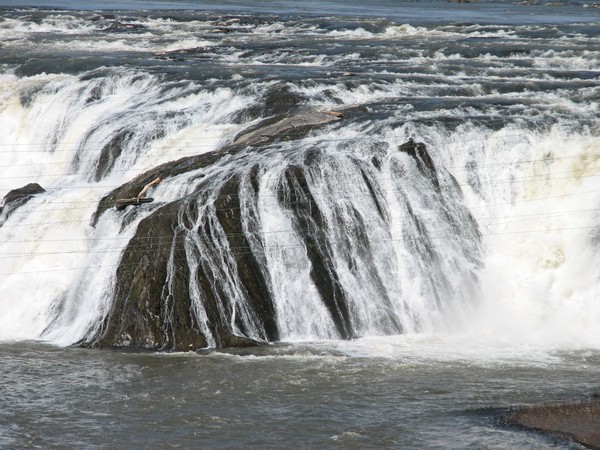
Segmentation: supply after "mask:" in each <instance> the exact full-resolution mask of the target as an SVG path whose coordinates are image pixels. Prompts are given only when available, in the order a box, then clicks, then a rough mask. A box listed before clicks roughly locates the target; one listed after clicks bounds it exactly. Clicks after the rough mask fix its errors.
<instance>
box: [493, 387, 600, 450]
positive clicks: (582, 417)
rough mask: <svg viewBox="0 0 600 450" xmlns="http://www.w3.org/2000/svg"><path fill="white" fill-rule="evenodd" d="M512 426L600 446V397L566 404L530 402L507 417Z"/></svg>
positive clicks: (595, 396)
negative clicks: (536, 403)
mask: <svg viewBox="0 0 600 450" xmlns="http://www.w3.org/2000/svg"><path fill="white" fill-rule="evenodd" d="M504 421H505V423H506V424H508V425H510V426H517V427H521V428H524V429H526V430H530V431H537V432H541V433H546V434H551V435H552V434H553V435H557V436H561V437H563V438H566V439H568V440H571V441H574V442H578V443H579V444H582V445H584V446H585V447H588V448H594V449H600V425H599V424H600V396H599V395H594V396H592V397H591V398H587V399H583V400H577V401H573V402H566V403H550V404H545V405H530V406H524V407H521V408H519V409H518V410H517V411H515V412H513V413H512V414H511V415H510V416H508V417H506V418H505V419H504Z"/></svg>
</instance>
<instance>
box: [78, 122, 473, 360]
mask: <svg viewBox="0 0 600 450" xmlns="http://www.w3.org/2000/svg"><path fill="white" fill-rule="evenodd" d="M292 119H293V120H292V121H290V120H284V119H281V120H279V121H276V122H273V121H271V122H270V123H269V124H268V126H267V127H266V128H265V129H264V130H263V131H262V132H261V130H260V128H259V129H257V130H253V131H252V132H251V133H249V134H248V135H245V136H240V137H238V138H237V140H236V141H235V142H234V143H233V144H232V145H231V146H228V147H224V148H222V149H221V150H219V151H215V152H212V153H207V154H203V155H198V156H195V157H189V158H184V159H181V160H178V161H173V162H171V163H168V164H164V165H162V166H161V167H157V168H156V169H155V170H153V171H151V172H148V173H146V174H144V175H142V176H140V177H138V178H137V179H135V180H132V181H131V182H130V183H128V184H126V185H123V186H121V187H120V188H118V189H116V190H115V191H113V192H111V193H110V194H108V195H107V196H106V197H105V198H104V199H103V200H102V201H101V202H100V205H99V207H98V210H97V212H96V214H95V217H94V223H95V221H97V220H98V218H99V217H100V216H101V215H102V214H103V213H104V212H105V211H106V210H107V209H108V208H110V207H111V205H113V204H114V200H115V199H116V198H122V197H130V196H134V195H135V193H137V192H138V191H139V189H140V186H143V185H144V184H145V183H147V182H148V181H150V180H152V179H153V178H154V177H155V176H157V175H160V176H161V177H162V178H163V180H165V179H168V178H169V177H173V176H175V175H178V174H181V173H184V172H187V171H191V170H197V169H199V168H208V167H212V166H214V165H217V164H221V165H222V167H223V170H222V171H220V172H218V173H219V177H218V178H217V177H211V176H206V177H202V176H199V177H198V178H197V180H196V182H195V190H194V191H193V192H192V193H191V194H189V195H186V196H185V197H182V198H180V199H177V200H176V201H172V202H170V203H167V204H165V205H164V206H162V207H160V208H159V209H156V210H154V211H153V212H152V213H151V214H150V215H148V216H147V217H145V218H144V219H143V220H142V221H141V222H140V223H139V226H138V228H137V232H136V234H135V236H134V238H133V239H132V240H131V241H130V242H129V244H128V246H127V248H126V250H125V252H124V254H123V257H122V259H121V262H120V265H119V267H118V270H117V274H116V275H117V277H116V278H117V281H116V283H117V284H116V289H115V293H114V299H113V302H112V308H111V310H110V312H109V313H108V314H107V316H106V317H105V319H104V322H103V323H102V326H101V327H98V328H97V331H96V332H95V334H94V335H92V336H88V338H86V339H85V341H84V342H81V345H84V346H90V347H135V348H148V349H167V350H194V349H199V348H203V347H207V346H208V347H238V346H248V345H256V344H260V343H266V342H271V341H275V340H278V339H279V338H280V330H279V329H278V317H277V314H278V311H277V307H276V305H275V301H274V296H275V292H274V291H275V288H274V285H273V280H272V279H271V277H272V275H271V272H270V269H269V262H268V260H267V257H266V253H267V250H269V249H268V248H267V244H266V243H265V240H264V236H263V235H261V225H260V218H259V209H260V208H259V205H258V200H257V198H258V194H259V190H260V185H261V184H260V183H261V180H262V178H261V177H262V176H264V173H265V167H263V163H261V161H263V162H264V161H265V160H261V159H260V158H258V159H253V155H252V153H249V152H248V151H247V149H248V146H249V145H255V144H256V145H259V144H260V143H262V142H264V141H265V140H266V139H268V140H272V139H275V138H277V139H285V138H286V133H287V132H288V131H289V130H290V127H291V125H290V124H291V123H292V122H296V123H299V122H300V123H302V125H301V126H299V127H296V126H294V134H295V135H296V134H297V133H298V132H299V131H300V130H301V129H305V130H308V129H309V128H310V126H312V125H316V124H321V123H324V122H328V121H331V120H337V119H339V117H336V116H331V115H327V117H324V116H322V115H319V116H318V117H317V118H316V119H315V118H313V119H312V120H311V119H310V118H308V119H306V118H304V119H302V120H299V118H298V117H293V118H292ZM302 127H304V128H302ZM242 150H244V151H242ZM396 151H397V152H398V155H400V156H402V155H405V156H403V158H405V159H406V158H408V159H407V161H408V163H409V164H410V161H413V163H412V164H413V165H414V166H415V167H416V168H417V169H416V170H417V173H418V176H420V177H424V178H426V179H427V180H429V181H428V182H429V185H431V186H433V188H434V189H435V190H438V191H440V190H441V189H442V188H441V186H440V180H439V179H438V173H437V171H436V168H435V165H434V163H433V160H432V159H431V156H430V155H429V153H428V152H427V149H426V148H425V146H424V145H423V144H419V143H415V142H413V141H409V142H407V143H404V144H403V145H401V146H399V147H398V149H397V150H396ZM232 158H233V159H232ZM235 158H238V159H235ZM224 160H227V161H226V162H225V163H224V162H223V161H224ZM325 160H326V159H323V158H321V157H320V155H319V151H318V150H315V152H312V153H311V152H308V153H306V155H305V157H304V159H303V160H295V161H294V160H290V162H289V163H287V165H286V166H285V168H283V169H282V170H281V172H280V174H279V176H278V177H277V181H276V183H277V188H276V190H275V192H277V194H276V196H275V197H276V198H275V199H273V200H274V201H276V203H277V205H278V208H281V209H282V210H284V211H285V212H286V215H287V216H288V217H291V218H292V219H291V220H292V225H291V226H292V227H293V229H294V230H295V232H296V234H297V236H298V239H300V240H301V241H302V248H304V249H305V252H306V254H305V257H306V259H307V261H308V262H309V263H310V270H309V277H310V280H311V281H312V283H313V284H314V286H315V287H316V290H317V293H318V296H319V297H320V299H321V301H322V303H323V305H324V307H325V309H326V311H327V313H328V314H329V316H331V321H332V324H333V325H332V327H333V331H332V333H333V335H334V336H336V337H339V338H344V339H348V338H353V337H355V336H357V335H358V332H357V330H358V328H359V327H360V324H358V323H357V321H356V320H355V319H353V318H352V314H353V313H352V311H351V309H352V304H351V301H350V298H349V294H350V293H349V292H348V290H347V289H345V288H344V287H343V283H342V281H341V279H340V274H339V273H338V266H337V264H339V263H337V262H336V256H335V253H336V252H335V249H334V248H333V246H334V243H332V240H331V237H328V233H330V231H331V230H330V227H331V226H332V224H331V223H330V220H331V219H327V218H326V214H325V212H323V211H322V210H321V209H320V207H319V202H318V201H316V199H315V198H314V195H313V192H312V190H311V188H310V186H309V184H308V180H309V178H310V177H311V173H314V171H318V170H320V169H319V168H320V165H321V164H323V161H325ZM357 164H367V165H368V166H369V167H370V169H369V170H373V171H377V170H379V166H380V164H381V161H379V160H378V159H377V158H376V157H375V156H374V157H373V159H372V161H371V162H370V163H369V162H366V163H365V162H362V161H361V162H357ZM220 167H221V166H220ZM365 170H366V169H365ZM363 178H364V182H365V183H366V184H367V188H368V192H370V195H371V197H372V201H373V202H375V203H376V205H377V210H378V211H379V216H380V219H381V220H384V219H385V217H384V216H385V215H386V213H385V212H384V211H383V205H382V204H381V198H380V195H378V194H377V193H376V188H375V187H373V186H371V185H369V181H368V177H367V175H366V173H364V174H363ZM440 198H441V196H440ZM378 202H379V203H378ZM351 214H352V215H353V217H352V220H353V222H354V223H356V227H355V228H356V230H354V231H353V233H354V234H355V236H354V238H353V239H354V240H353V242H352V245H354V246H358V247H359V251H360V252H362V255H363V256H362V258H364V259H365V260H367V261H368V260H369V257H370V256H369V255H370V253H369V252H371V251H372V249H371V248H370V244H369V242H368V239H367V237H366V235H367V233H368V231H367V227H366V225H365V223H364V219H363V218H362V217H361V216H360V214H359V213H358V212H356V211H355V212H351ZM467 219H468V220H470V221H471V223H470V224H468V225H469V226H471V227H472V229H473V230H475V232H477V231H476V225H475V223H474V221H473V220H472V218H470V217H467ZM414 220H418V218H416V217H415V218H414ZM430 256H431V255H426V257H428V258H429V257H430ZM431 257H433V256H431ZM348 264H349V270H354V271H356V270H357V269H356V268H355V267H356V264H358V263H356V262H354V263H353V262H352V261H349V262H348ZM353 265H354V268H353V267H352V266H353ZM367 275H368V276H369V277H370V279H373V280H375V281H373V282H374V283H375V285H376V286H380V285H382V283H383V282H382V281H381V280H378V279H377V274H376V273H375V272H373V273H372V274H371V273H369V274H367ZM292 276H293V274H292ZM292 281H293V280H290V282H292ZM443 281H444V280H442V281H441V282H440V283H443ZM379 293H380V294H381V297H382V298H384V300H383V301H384V303H385V302H386V301H387V302H388V304H387V306H385V307H386V308H391V306H390V305H391V304H390V303H389V302H390V300H389V299H387V300H386V295H387V294H385V290H384V289H383V288H381V290H380V292H379ZM386 321H387V322H386V323H387V325H386V331H388V332H394V333H400V332H402V331H403V325H402V324H401V323H400V321H399V320H397V319H396V318H394V317H390V318H389V319H386Z"/></svg>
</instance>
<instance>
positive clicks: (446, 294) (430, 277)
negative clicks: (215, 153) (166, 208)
mask: <svg viewBox="0 0 600 450" xmlns="http://www.w3.org/2000/svg"><path fill="white" fill-rule="evenodd" d="M1 3H2V4H1V5H0V131H1V132H0V196H4V195H6V193H7V192H9V191H10V190H11V189H15V188H18V187H21V186H23V185H25V184H27V183H29V182H38V183H39V184H40V185H42V186H43V187H44V188H45V189H46V191H45V192H44V193H43V194H40V195H38V196H36V197H35V199H33V200H30V201H29V202H28V203H27V204H26V205H23V206H21V207H19V208H18V209H17V210H15V211H13V212H11V214H10V215H8V213H7V212H6V211H4V213H3V214H4V215H0V374H1V375H0V448H7V449H16V448H140V449H141V448H215V449H216V448H219V449H221V448H261V449H262V448H472V449H481V448H488V449H495V448H578V446H577V445H576V444H571V443H569V442H566V441H564V440H561V439H558V438H555V437H548V436H543V435H540V434H536V433H531V432H525V431H523V430H519V429H515V428H510V427H507V426H505V425H503V422H502V420H501V417H502V416H503V415H504V414H506V413H507V412H508V411H510V410H511V408H514V407H516V406H519V405H523V404H530V403H538V402H544V401H560V400H572V399H579V398H582V397H583V396H588V395H591V394H594V393H598V392H599V391H600V386H599V383H598V380H599V379H600V327H599V326H598V324H599V323H600V301H599V299H600V268H599V266H598V264H597V261H598V258H599V256H600V225H599V224H600V220H599V218H600V214H599V212H600V125H599V121H598V116H599V113H600V109H599V101H600V8H599V7H598V6H599V5H598V4H597V3H594V2H584V1H573V2H564V3H563V2H551V3H547V4H545V3H544V2H519V3H509V2H481V3H460V4H459V3H451V2H427V3H421V2H410V3H404V2H398V1H392V0H388V1H384V0H382V1H379V2H375V3H373V4H371V3H369V4H368V5H367V4H366V2H359V1H354V0H350V1H346V2H337V1H331V2H312V1H307V2H301V1H298V2H288V1H283V0H282V1H277V2H262V1H258V0H256V1H250V2H233V1H229V2H192V1H179V2H166V1H161V2H138V1H126V2H67V1H65V2H55V1H52V2H50V1H47V2H46V1H37V2H30V1H3V2H1ZM31 5H37V6H38V8H34V7H31ZM300 108H312V109H325V110H339V111H348V113H347V116H346V118H345V119H343V120H340V121H338V122H336V123H334V124H332V125H328V126H327V127H325V128H323V129H319V130H315V131H313V132H312V133H309V134H308V135H306V136H304V137H301V138H299V139H298V140H295V141H290V142H283V141H282V142H278V143H275V144H273V145H271V146H269V147H268V149H267V151H265V152H263V153H261V154H258V153H257V155H256V157H257V158H259V157H260V158H263V159H262V160H261V161H262V163H265V161H271V162H272V164H273V166H272V167H273V171H275V169H276V164H278V163H279V162H281V163H283V162H285V160H286V159H287V158H292V157H294V155H295V154H296V153H294V152H304V151H308V149H314V148H317V149H319V151H322V152H323V153H324V154H327V155H330V156H331V160H332V161H334V163H335V164H333V165H332V167H336V168H337V170H338V173H336V172H335V171H333V170H332V171H331V172H330V173H327V172H326V171H325V172H324V174H325V175H324V177H323V179H322V180H314V181H315V184H314V185H312V186H311V189H313V195H314V196H315V198H316V199H317V201H318V202H320V203H319V204H320V205H321V207H322V208H323V210H327V208H328V207H330V208H331V210H332V211H334V210H335V207H336V206H340V205H342V206H348V205H351V206H352V208H353V210H354V211H358V212H361V213H363V217H362V219H363V221H364V223H365V224H367V225H366V229H367V231H368V233H367V235H368V237H369V239H370V243H371V247H372V249H374V250H373V252H372V253H371V254H368V255H366V256H365V255H364V254H361V255H359V254H358V253H353V251H354V250H356V249H354V248H353V247H352V242H349V243H344V244H342V243H340V241H341V240H342V238H341V237H340V236H343V234H344V233H343V229H342V230H340V229H336V230H334V231H335V233H337V234H335V233H333V232H332V235H331V236H328V239H330V242H333V243H334V244H335V243H336V241H337V242H338V243H339V248H338V247H335V245H334V246H333V247H335V248H338V249H339V251H340V255H343V254H350V255H352V257H353V258H355V259H354V260H353V261H354V262H355V265H354V269H352V268H348V267H349V266H350V265H349V264H347V265H346V266H344V264H343V262H344V261H341V259H340V261H341V262H340V263H339V265H338V266H337V267H338V269H339V279H340V283H341V286H342V287H341V288H342V289H343V290H345V291H346V292H347V295H348V296H349V297H351V298H352V300H353V302H354V303H353V305H354V307H355V309H352V311H351V313H352V314H355V316H354V317H355V318H354V319H353V320H355V321H356V323H357V324H360V326H359V327H357V329H358V330H359V331H360V332H359V333H358V336H357V337H356V338H355V339H352V340H340V339H338V338H337V337H336V336H335V333H334V332H332V331H331V329H330V328H328V323H330V322H329V321H330V319H329V318H328V317H327V315H326V313H325V312H323V310H322V308H321V309H319V306H318V304H319V298H318V293H317V291H316V290H315V289H314V288H313V287H312V286H311V284H310V283H311V281H310V278H309V277H305V278H301V276H302V275H303V272H302V270H303V269H302V264H299V265H298V267H300V268H299V269H298V270H297V271H293V270H290V267H296V266H295V265H294V261H295V259H294V258H296V259H297V260H298V261H300V262H302V261H304V260H302V258H303V255H302V253H303V247H302V245H301V244H299V243H298V240H296V239H295V237H294V236H293V230H292V229H291V228H290V222H289V220H287V218H286V217H285V215H284V214H283V213H281V211H275V209H274V206H273V202H271V203H269V201H268V200H269V198H272V197H273V196H272V195H271V197H269V195H270V194H269V193H268V192H269V191H268V186H267V183H265V192H266V194H265V197H263V198H262V200H261V202H259V204H260V208H262V209H260V213H261V214H263V217H267V218H269V219H268V220H265V224H268V226H267V225H265V228H264V229H263V230H262V233H263V236H264V239H265V242H266V243H267V244H268V245H266V246H265V248H267V249H268V248H271V249H274V248H276V249H284V250H283V251H281V252H280V253H276V252H273V253H272V254H270V255H269V258H267V259H268V267H266V268H265V270H268V271H270V272H269V273H270V275H271V277H272V278H271V279H272V280H275V281H274V286H273V287H272V290H273V297H274V301H276V302H279V303H277V305H276V306H277V308H276V309H277V315H278V316H277V319H278V327H279V335H280V336H281V342H275V343H270V344H269V345H266V346H263V347H258V348H254V349H248V350H223V349H214V348H212V349H211V348H207V349H205V350H200V351H198V352H188V353H166V352H165V353H160V352H137V351H114V350H97V349H96V350H89V349H82V348H78V347H77V346H72V345H73V344H76V343H77V342H79V341H81V340H84V339H85V338H86V336H87V333H89V330H90V329H92V328H94V326H95V325H94V324H97V323H100V322H101V321H102V320H103V318H104V315H105V314H106V312H107V310H108V309H109V306H110V299H111V293H112V292H113V289H114V271H115V269H116V267H117V266H118V262H119V259H120V255H121V254H122V252H123V250H124V248H125V245H126V243H127V241H128V239H130V238H131V236H132V235H133V232H134V231H135V226H136V225H137V223H139V220H140V219H139V218H138V219H135V220H134V219H132V220H130V221H126V220H124V218H123V217H124V216H123V215H119V214H117V213H116V212H109V213H106V215H105V216H104V217H103V218H102V221H101V222H100V225H98V226H92V225H91V223H90V222H91V216H92V214H93V213H94V211H95V209H96V206H97V204H98V201H99V200H100V199H101V198H102V196H103V195H105V194H106V192H108V191H110V190H111V189H113V188H115V187H117V186H119V185H121V184H123V183H125V182H127V181H128V180H130V179H131V178H133V177H135V176H137V175H139V174H140V173H144V172H145V171H147V170H150V169H151V168H153V167H156V166H157V165H159V164H161V163H164V162H167V161H170V160H173V159H176V158H179V157H182V156H189V155H193V154H197V153H203V152H209V151H212V150H215V149H218V148H219V147H220V146H222V145H223V144H224V143H227V142H230V141H231V140H232V139H233V137H234V136H235V135H236V134H237V133H239V132H240V131H242V130H243V129H244V128H245V127H247V126H248V125H249V124H253V123H255V121H257V120H258V119H260V118H264V117H269V116H271V115H276V114H282V113H287V112H291V111H296V110H298V109H300ZM409 139H414V140H415V141H418V142H423V143H425V145H426V146H427V149H428V151H429V153H430V155H431V157H432V159H433V160H434V162H435V164H436V166H437V167H438V168H439V169H440V173H444V174H445V175H444V176H445V177H446V178H445V181H446V182H447V185H446V184H445V185H443V186H442V191H443V192H444V195H446V197H445V201H446V202H447V203H445V207H448V208H450V209H452V211H455V210H458V209H460V210H461V211H462V210H463V209H464V210H465V211H468V213H469V215H470V217H472V218H473V219H474V223H476V226H477V233H472V232H471V231H472V230H471V231H468V230H466V229H461V228H460V227H452V226H450V225H449V223H448V222H446V219H447V217H448V216H449V215H452V211H450V212H449V211H448V210H445V209H444V208H443V207H439V208H438V206H439V205H438V206H436V203H435V202H432V201H431V196H430V193H428V192H426V190H425V188H424V187H423V186H421V185H418V184H415V185H411V183H410V182H406V183H404V184H402V181H403V180H405V179H410V178H409V175H410V173H408V172H406V169H405V168H404V169H403V168H398V167H396V166H392V165H389V166H384V167H383V169H382V170H381V171H380V172H377V173H375V172H373V173H372V174H370V175H369V176H372V180H371V183H372V186H374V188H373V189H372V191H371V193H370V196H378V199H379V201H380V204H381V205H386V206H385V208H387V209H386V214H387V216H386V217H387V220H385V221H382V220H379V219H377V218H376V217H375V216H376V215H375V214H374V215H373V216H372V217H366V215H368V211H375V210H374V209H373V207H372V205H371V204H370V203H368V202H367V200H365V197H369V198H370V196H367V195H365V190H364V189H361V188H360V186H359V184H357V183H356V180H357V179H358V178H356V177H355V172H353V170H354V169H353V168H352V166H351V165H350V164H349V162H348V161H350V159H351V158H354V160H360V161H362V160H365V161H367V160H369V161H370V160H371V156H372V155H374V154H376V153H377V152H379V153H377V154H378V155H382V158H384V159H385V157H387V156H386V155H388V156H389V154H388V153H389V149H390V148H393V147H394V146H396V145H399V144H402V143H404V142H406V141H408V140H409ZM111 145H112V146H115V148H116V146H119V151H118V152H116V151H115V152H112V153H111V154H112V156H113V157H114V161H111V164H110V165H104V166H103V167H100V166H101V165H100V164H99V162H98V161H99V152H100V150H101V149H106V148H109V147H110V146H111ZM248 152H250V150H249V151H248ZM386 152H388V153H386ZM348 155H350V156H349V157H348V158H346V156H348ZM350 157H351V158H350ZM336 158H337V159H336ZM344 158H346V159H344ZM330 169H331V168H330ZM211 170H212V169H211ZM218 174H219V172H218V168H217V169H215V170H214V172H210V170H207V172H206V173H205V174H203V175H206V176H209V177H210V176H215V177H217V176H218ZM340 174H342V175H340ZM192 175H193V174H192ZM365 176H366V175H365ZM359 178H360V177H359ZM190 179H191V178H189V179H188V178H185V177H179V178H177V179H173V180H166V181H165V182H164V183H161V185H160V186H159V187H158V188H157V189H156V191H155V192H154V194H153V196H154V197H155V198H156V199H157V203H159V202H161V201H169V200H174V199H177V198H179V197H180V196H182V195H186V194H187V193H188V184H189V183H190ZM398 192H402V195H401V196H400V195H399V194H397V193H398ZM404 200H406V201H409V200H410V202H411V205H412V206H413V209H415V205H417V208H416V209H417V211H416V212H415V215H420V216H419V217H421V219H422V222H421V225H420V227H417V228H418V229H409V228H408V227H406V226H405V219H406V216H407V213H406V211H404V210H403V209H402V208H403V206H402V205H403V201H404ZM335 202H338V203H335ZM432 205H433V206H432ZM342 206H340V207H342ZM442 206H444V205H442ZM419 208H421V209H420V210H419ZM436 208H438V209H436ZM457 208H458V209H457ZM148 211H151V209H149V210H148ZM141 214H144V213H143V212H142V213H141ZM411 214H412V213H411ZM136 220H137V221H136ZM348 223H349V224H350V223H351V222H350V221H349V222H348ZM465 228H466V227H465ZM423 236H427V242H426V243H425V244H423V246H419V245H417V244H415V243H419V242H420V239H421V238H422V237H423ZM350 241H351V240H350ZM344 245H345V247H344ZM421 247H423V249H422V250H419V248H421ZM285 249H292V250H290V251H285ZM298 249H300V250H298ZM419 251H423V252H425V253H427V254H435V255H440V257H439V258H437V263H436V266H435V267H432V266H428V265H427V263H426V262H427V261H428V259H427V258H424V257H422V255H421V254H418V252H419ZM357 255H358V256H357ZM382 255H383V256H385V258H388V259H385V258H383V256H382ZM390 255H393V258H391V259H389V257H390ZM473 255H475V256H473ZM417 256H418V258H417ZM340 258H342V256H340ZM356 261H358V262H356ZM369 261H372V269H373V273H376V274H377V277H376V278H377V280H378V289H379V290H377V291H375V290H373V289H372V285H371V284H369V283H371V282H372V280H371V278H366V277H365V278H364V279H362V278H360V276H359V275H357V273H356V272H357V270H356V267H359V268H362V267H366V266H365V264H367V265H368V262H369ZM389 261H393V262H389ZM361 264H363V266H361ZM386 264H387V265H386ZM344 267H346V268H345V269H344ZM366 268H367V269H369V270H370V269H371V268H369V267H366ZM358 272H360V271H358ZM437 274H441V275H440V276H439V277H437V278H436V276H437ZM442 275H443V276H442ZM436 280H443V282H441V281H436ZM294 281H295V282H294ZM469 283H470V284H469ZM466 285H469V286H470V288H469V289H466V288H464V286H466ZM384 294H385V295H384ZM384 296H385V297H386V298H387V299H388V300H389V302H390V303H389V304H386V308H387V307H389V309H390V311H392V312H389V314H390V315H393V314H395V313H394V311H402V314H398V316H397V317H395V319H394V320H395V321H396V322H397V323H400V324H401V329H402V330H404V331H405V333H404V334H394V333H390V332H389V327H388V328H386V327H385V326H384V325H383V323H380V322H378V320H377V318H378V317H380V316H377V315H375V313H374V311H375V310H376V311H377V313H378V314H379V313H381V308H380V306H381V304H380V300H381V298H382V297H384ZM58 304H60V305H61V306H60V308H59V307H57V305H58ZM440 304H442V306H440ZM385 314H388V312H386V313H385ZM385 314H383V313H382V315H381V317H390V316H386V315H385Z"/></svg>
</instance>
